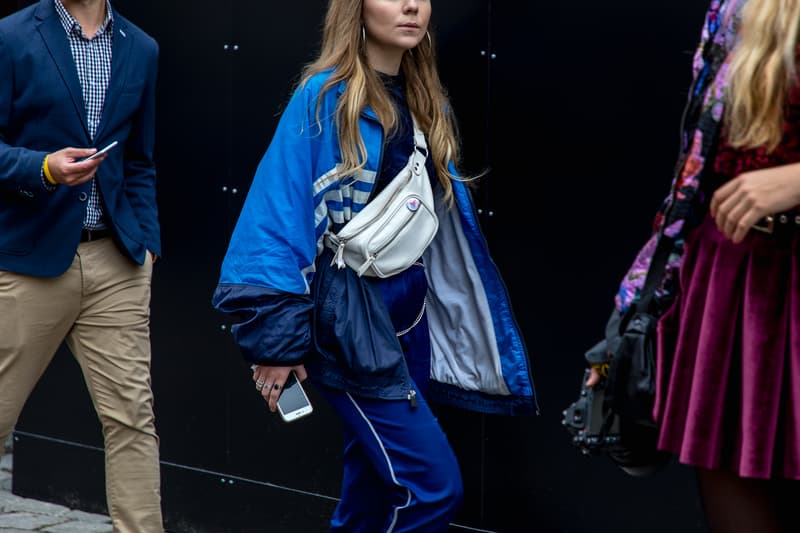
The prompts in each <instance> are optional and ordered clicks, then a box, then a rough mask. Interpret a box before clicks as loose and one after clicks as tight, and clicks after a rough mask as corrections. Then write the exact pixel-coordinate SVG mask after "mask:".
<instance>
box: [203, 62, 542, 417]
mask: <svg viewBox="0 0 800 533" xmlns="http://www.w3.org/2000/svg"><path fill="white" fill-rule="evenodd" d="M328 75H329V74H327V73H323V74H319V75H317V76H315V77H313V78H312V79H311V80H309V82H308V83H306V84H305V85H304V86H302V87H300V88H298V89H297V90H296V91H295V93H294V94H293V95H292V97H291V99H290V101H289V103H288V104H287V107H286V109H285V110H284V112H283V114H282V116H281V119H280V121H279V123H278V127H277V130H276V132H275V134H274V137H273V139H272V142H271V143H270V145H269V147H268V149H267V151H266V153H265V154H264V156H263V158H262V160H261V162H260V164H259V166H258V169H257V171H256V174H255V177H254V179H253V183H252V185H251V188H250V191H249V192H248V195H247V199H246V201H245V203H244V206H243V208H242V212H241V214H240V216H239V219H238V221H237V224H236V227H235V228H234V231H233V235H232V237H231V241H230V243H229V247H228V251H227V253H226V255H225V258H224V261H223V263H222V269H221V275H220V279H219V284H218V286H217V288H216V291H215V292H214V295H213V298H212V303H213V305H214V307H215V308H217V309H218V310H220V311H223V312H225V313H231V314H234V315H236V316H238V317H239V318H240V319H241V321H240V322H239V323H237V324H235V325H234V326H233V328H232V331H233V334H234V337H235V339H236V341H237V343H238V345H239V347H240V349H241V352H242V354H243V355H244V357H245V358H246V359H247V360H249V361H251V362H253V363H257V364H265V365H278V366H290V365H295V364H298V363H304V364H305V365H306V367H307V368H308V369H309V374H310V375H311V376H312V380H314V381H317V380H318V381H320V382H321V383H323V384H325V385H328V386H332V387H337V388H343V389H345V390H349V391H351V392H354V393H357V394H363V395H366V396H370V397H377V398H387V399H393V398H406V397H407V396H408V390H409V389H408V388H407V386H408V385H407V375H408V372H407V369H405V368H404V362H403V356H402V352H401V350H400V347H399V344H398V342H397V339H396V337H395V335H394V330H393V329H392V330H386V331H384V329H385V328H382V326H381V324H386V323H389V321H388V319H387V317H385V316H382V315H383V314H386V311H385V307H382V306H381V303H380V302H378V301H376V300H375V298H373V299H372V301H370V302H367V303H368V304H369V305H351V306H349V307H348V306H347V302H348V301H352V298H349V299H348V298H338V299H337V302H338V303H337V302H334V303H335V305H338V306H339V307H340V308H342V309H340V312H341V313H345V314H346V316H345V320H344V321H342V320H341V319H340V320H339V324H338V325H337V326H336V328H337V331H336V332H335V334H336V335H339V336H340V337H342V336H343V337H347V336H348V335H349V338H348V339H342V342H341V343H340V344H341V345H342V346H343V347H344V346H345V345H348V343H349V344H350V345H353V344H355V345H356V346H357V348H355V349H353V350H351V351H350V353H348V354H345V355H343V354H342V353H331V350H330V349H329V348H326V349H324V350H323V349H320V347H319V343H318V342H316V338H317V336H318V334H319V333H320V332H319V329H320V328H321V327H322V328H327V327H330V328H333V327H334V326H332V325H330V324H324V323H322V321H321V319H320V318H319V316H318V315H320V314H322V313H319V312H318V311H319V307H320V302H319V301H317V298H318V295H317V294H316V292H315V291H314V289H315V287H314V280H315V274H316V278H317V279H319V278H320V275H321V273H320V269H323V268H329V267H328V259H327V257H328V255H326V257H325V258H323V259H322V260H321V259H320V257H321V256H323V254H325V253H327V250H325V248H324V244H323V236H324V234H325V232H326V231H327V230H328V229H329V228H331V227H338V226H339V225H341V224H343V223H346V222H347V221H348V220H349V219H350V218H352V216H354V215H355V213H357V212H358V211H360V210H361V209H362V208H363V207H364V205H365V203H366V202H367V199H368V197H369V194H370V191H371V190H372V187H373V185H374V182H375V179H376V176H377V170H378V169H379V168H380V161H381V156H382V154H381V147H382V144H383V130H382V128H381V125H380V123H379V122H378V121H377V118H376V117H375V115H374V113H373V112H372V111H371V110H369V109H367V110H366V111H365V112H364V113H363V115H362V118H361V120H360V129H361V135H362V138H363V140H364V144H365V146H366V147H367V153H368V157H367V161H366V165H365V167H364V169H363V170H362V171H361V172H360V173H359V175H356V176H351V177H348V178H346V179H340V178H337V177H335V176H334V174H335V170H336V168H337V164H339V163H340V162H341V155H340V152H339V144H338V140H337V136H336V127H335V123H334V116H335V107H336V101H337V99H338V97H339V96H340V95H341V93H342V92H343V91H344V83H341V84H339V86H337V87H335V88H334V89H332V90H329V91H327V92H326V93H325V94H324V95H323V97H322V99H321V101H320V102H319V109H317V100H318V95H319V94H320V89H321V87H322V85H323V83H324V82H325V80H326V79H327V76H328ZM317 117H319V121H318V120H317ZM453 192H454V196H455V200H456V201H455V205H454V207H452V208H450V209H448V208H447V207H446V206H445V205H444V202H443V201H442V198H441V190H439V191H438V194H437V204H438V205H437V214H438V216H439V224H440V226H439V231H438V233H437V236H436V237H435V239H434V241H433V243H432V244H431V245H430V246H429V248H428V250H427V251H426V252H425V255H424V256H423V261H424V263H425V271H426V276H427V279H428V285H429V288H428V295H427V314H428V323H429V330H430V337H431V350H432V352H431V383H430V391H429V394H430V397H429V398H428V399H429V400H433V401H440V402H444V403H448V404H450V405H455V406H458V407H464V408H468V409H472V410H475V411H480V412H487V413H500V414H530V413H532V412H537V411H538V406H537V404H536V398H535V393H534V388H533V382H532V379H531V373H530V370H529V363H528V356H527V352H526V348H525V345H524V342H523V340H522V335H521V332H520V330H519V327H518V326H517V324H516V322H515V319H514V315H513V312H512V309H511V304H510V301H509V297H508V293H507V290H506V287H505V285H504V283H503V281H502V279H501V277H500V275H499V272H498V270H497V267H496V266H495V264H494V262H493V261H492V259H491V257H490V255H489V250H488V248H487V244H486V241H485V239H484V237H483V235H482V233H481V230H480V227H479V224H478V220H477V218H476V215H475V209H474V207H473V203H472V198H471V195H470V192H469V190H468V189H467V187H466V186H465V184H464V183H463V182H460V181H454V182H453ZM345 270H347V272H346V274H347V278H348V283H351V284H352V283H360V284H362V285H361V287H360V289H359V290H358V291H353V290H351V291H350V294H351V295H352V294H355V293H358V294H357V296H358V298H362V300H363V298H365V297H366V298H367V299H369V298H370V294H371V295H373V296H374V295H375V293H376V291H375V290H374V289H375V288H374V286H372V285H371V284H372V283H373V281H372V280H369V279H366V278H358V277H357V276H355V275H354V273H352V272H351V271H349V269H345ZM342 324H344V326H345V327H342ZM342 330H344V332H343V331H342ZM365 331H367V332H368V334H367V335H364V334H363V332H365ZM326 333H329V332H326ZM365 336H366V337H370V338H371V339H372V340H371V341H370V339H365V338H364V337H365ZM375 339H377V340H375ZM342 351H345V352H346V351H347V348H346V347H344V348H342ZM353 358H356V359H358V360H359V362H358V363H357V364H356V365H355V366H356V367H357V371H354V365H353V364H351V362H349V361H350V360H351V359H353ZM361 363H363V364H361ZM398 368H400V371H398V370H397V369H398Z"/></svg>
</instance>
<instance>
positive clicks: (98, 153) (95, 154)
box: [81, 141, 119, 161]
mask: <svg viewBox="0 0 800 533" xmlns="http://www.w3.org/2000/svg"><path fill="white" fill-rule="evenodd" d="M118 143H119V142H118V141H114V142H112V143H111V144H109V145H107V146H105V147H103V148H101V149H100V150H98V151H96V152H95V153H93V154H92V155H90V156H89V157H84V158H83V159H81V161H89V160H91V159H94V158H96V157H100V156H101V155H103V154H104V153H106V152H108V151H109V150H111V149H112V148H114V147H115V146H116V145H117V144H118Z"/></svg>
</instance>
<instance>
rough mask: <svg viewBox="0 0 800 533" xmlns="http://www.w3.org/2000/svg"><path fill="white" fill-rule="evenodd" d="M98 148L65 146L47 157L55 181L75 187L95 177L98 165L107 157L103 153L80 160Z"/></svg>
mask: <svg viewBox="0 0 800 533" xmlns="http://www.w3.org/2000/svg"><path fill="white" fill-rule="evenodd" d="M96 151H97V148H64V149H62V150H59V151H58V152H53V153H52V154H50V155H49V156H48V157H47V169H48V170H49V171H50V177H52V178H53V181H55V182H56V183H60V184H62V185H67V186H69V187H73V186H75V185H80V184H81V183H85V182H87V181H89V180H90V179H92V178H93V177H94V174H95V172H97V167H98V166H99V165H100V163H102V162H103V160H104V159H105V158H106V155H105V154H103V155H101V156H98V157H97V158H95V159H92V160H89V161H79V159H82V158H84V157H89V156H90V155H92V154H93V153H95V152H96Z"/></svg>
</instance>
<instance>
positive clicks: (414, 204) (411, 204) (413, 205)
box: [406, 198, 419, 212]
mask: <svg viewBox="0 0 800 533" xmlns="http://www.w3.org/2000/svg"><path fill="white" fill-rule="evenodd" d="M406 207H407V208H408V210H409V211H412V212H413V211H416V210H417V209H419V200H418V199H417V198H411V199H409V200H408V201H407V202H406Z"/></svg>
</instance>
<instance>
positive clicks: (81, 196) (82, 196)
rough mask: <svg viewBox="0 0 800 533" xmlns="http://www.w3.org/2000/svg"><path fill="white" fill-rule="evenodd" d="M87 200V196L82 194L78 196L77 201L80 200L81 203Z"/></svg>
mask: <svg viewBox="0 0 800 533" xmlns="http://www.w3.org/2000/svg"><path fill="white" fill-rule="evenodd" d="M87 198H89V195H88V194H86V193H85V192H82V193H80V194H79V195H78V200H80V201H81V202H85V201H86V199H87Z"/></svg>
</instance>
